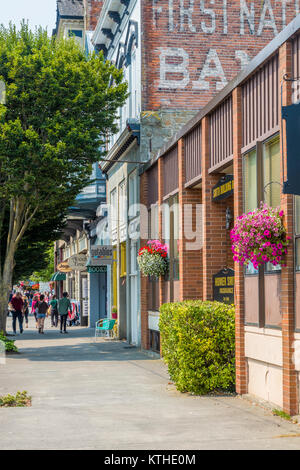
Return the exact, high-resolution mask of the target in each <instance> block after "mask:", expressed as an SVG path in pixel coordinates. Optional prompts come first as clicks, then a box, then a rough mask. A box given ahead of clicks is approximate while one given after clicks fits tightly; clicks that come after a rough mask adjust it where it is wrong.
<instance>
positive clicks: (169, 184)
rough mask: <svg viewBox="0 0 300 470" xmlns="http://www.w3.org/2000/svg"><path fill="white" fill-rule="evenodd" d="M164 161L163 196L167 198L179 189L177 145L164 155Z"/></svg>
mask: <svg viewBox="0 0 300 470" xmlns="http://www.w3.org/2000/svg"><path fill="white" fill-rule="evenodd" d="M163 159H164V160H163V168H164V188H163V195H164V196H167V195H168V194H170V193H172V192H173V191H176V189H178V146H177V145H175V147H173V148H172V149H171V150H170V151H169V152H168V153H166V154H165V155H164V157H163Z"/></svg>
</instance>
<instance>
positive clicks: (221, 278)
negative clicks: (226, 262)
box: [213, 269, 234, 304]
mask: <svg viewBox="0 0 300 470" xmlns="http://www.w3.org/2000/svg"><path fill="white" fill-rule="evenodd" d="M213 291H214V300H217V301H218V302H223V303H225V304H233V303H234V271H233V269H222V271H220V272H218V273H217V274H215V275H214V276H213Z"/></svg>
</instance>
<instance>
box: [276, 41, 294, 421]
mask: <svg viewBox="0 0 300 470" xmlns="http://www.w3.org/2000/svg"><path fill="white" fill-rule="evenodd" d="M285 73H287V74H288V76H289V78H291V77H292V76H293V74H292V51H291V43H289V42H286V43H285V44H283V46H281V48H280V49H279V77H280V79H282V77H283V76H284V74H285ZM279 86H281V84H280V83H279ZM279 92H280V90H279ZM282 92H283V96H282V103H283V105H289V104H291V103H292V87H291V82H285V81H284V82H283V89H282ZM280 122H281V120H280ZM280 125H281V126H282V124H280ZM285 127H286V126H285V121H284V125H283V127H282V128H281V139H282V140H283V156H284V160H285V162H284V167H285V169H286V128H285ZM281 151H282V149H281ZM281 162H282V155H281ZM281 165H282V163H281ZM281 175H282V180H281V182H282V183H283V168H282V167H281ZM281 208H282V209H283V210H284V214H285V217H284V224H285V226H286V229H287V232H288V235H289V236H290V237H293V196H292V195H289V194H281ZM286 261H287V267H286V268H282V273H281V314H282V360H283V409H284V411H285V412H286V413H288V414H290V415H295V414H298V403H297V401H298V398H297V375H296V371H295V367H294V361H293V353H294V350H293V343H294V328H295V324H294V321H295V305H294V275H295V274H294V246H293V243H292V240H291V243H290V246H289V248H288V254H287V257H286Z"/></svg>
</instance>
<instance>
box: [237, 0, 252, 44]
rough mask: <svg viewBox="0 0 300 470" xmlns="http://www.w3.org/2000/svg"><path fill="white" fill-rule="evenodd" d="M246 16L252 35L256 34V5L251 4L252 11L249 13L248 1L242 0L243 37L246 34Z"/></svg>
mask: <svg viewBox="0 0 300 470" xmlns="http://www.w3.org/2000/svg"><path fill="white" fill-rule="evenodd" d="M245 16H246V18H247V21H248V25H249V30H250V34H255V25H254V3H251V5H250V11H249V8H248V6H247V2H246V0H241V3H240V35H241V36H243V35H244V34H245V25H244V17H245Z"/></svg>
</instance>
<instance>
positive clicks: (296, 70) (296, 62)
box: [292, 34, 300, 98]
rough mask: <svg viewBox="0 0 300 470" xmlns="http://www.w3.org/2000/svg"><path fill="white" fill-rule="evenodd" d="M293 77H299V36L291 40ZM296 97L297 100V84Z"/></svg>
mask: <svg viewBox="0 0 300 470" xmlns="http://www.w3.org/2000/svg"><path fill="white" fill-rule="evenodd" d="M292 47H293V77H294V78H298V77H300V34H299V35H298V36H296V37H295V39H293V42H292ZM297 90H298V97H297V98H299V82H298V88H297Z"/></svg>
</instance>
